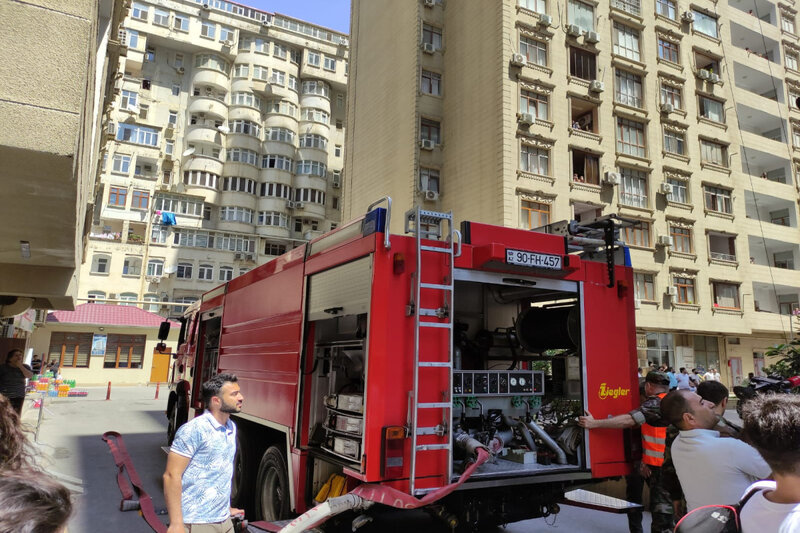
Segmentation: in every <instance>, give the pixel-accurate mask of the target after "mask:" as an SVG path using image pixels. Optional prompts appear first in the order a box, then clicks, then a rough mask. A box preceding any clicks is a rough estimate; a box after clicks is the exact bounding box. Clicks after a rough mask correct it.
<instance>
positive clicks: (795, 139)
mask: <svg viewBox="0 0 800 533" xmlns="http://www.w3.org/2000/svg"><path fill="white" fill-rule="evenodd" d="M792 146H794V147H795V148H800V130H798V129H797V128H792Z"/></svg>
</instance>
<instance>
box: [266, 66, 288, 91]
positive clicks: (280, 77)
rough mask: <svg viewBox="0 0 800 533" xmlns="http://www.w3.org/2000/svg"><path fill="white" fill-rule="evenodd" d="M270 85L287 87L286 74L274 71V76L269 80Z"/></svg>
mask: <svg viewBox="0 0 800 533" xmlns="http://www.w3.org/2000/svg"><path fill="white" fill-rule="evenodd" d="M269 82H270V83H274V84H275V85H280V86H281V87H283V86H285V85H286V73H285V72H283V71H282V70H278V69H272V76H270V78H269Z"/></svg>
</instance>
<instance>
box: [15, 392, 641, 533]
mask: <svg viewBox="0 0 800 533" xmlns="http://www.w3.org/2000/svg"><path fill="white" fill-rule="evenodd" d="M105 393H106V390H105V388H97V389H89V396H88V397H87V398H47V399H46V403H45V411H44V412H43V421H42V425H41V429H40V433H39V442H40V444H38V445H37V446H36V449H38V451H39V458H40V461H41V462H42V464H43V465H45V466H46V467H47V468H48V469H49V470H50V471H51V472H52V473H54V474H55V475H58V476H69V477H72V478H78V479H80V480H82V482H83V483H82V488H83V491H84V492H83V494H82V495H79V496H77V498H76V500H77V505H76V507H77V511H76V512H75V514H74V515H73V517H72V519H71V520H70V523H69V532H70V533H95V532H122V533H150V532H152V530H151V529H150V528H149V526H147V524H146V523H145V521H144V519H142V518H141V516H139V514H138V513H137V512H124V513H123V512H120V511H119V502H120V493H119V489H118V488H117V483H116V467H115V466H114V461H113V458H112V457H111V453H110V452H109V450H108V446H107V445H106V444H105V442H103V441H102V440H101V438H100V437H101V435H102V434H103V433H104V432H105V431H109V430H114V431H118V432H120V433H121V434H123V435H124V436H125V443H126V445H127V447H128V451H129V452H130V455H131V457H132V459H133V462H134V464H135V465H136V470H137V471H138V472H139V475H140V476H141V478H142V482H143V483H144V485H145V490H147V492H148V493H149V494H150V496H151V497H152V498H153V501H154V504H155V507H156V509H163V508H164V496H163V493H162V489H161V474H162V473H163V471H164V465H165V461H166V456H165V454H164V452H163V451H162V450H161V446H164V445H165V444H166V418H165V417H164V408H165V406H166V391H165V389H163V388H162V389H161V399H160V400H154V393H155V388H154V387H124V388H123V387H118V388H115V389H114V390H113V391H112V395H111V400H110V401H105ZM37 416H38V409H32V408H31V405H30V402H28V403H26V406H25V411H24V412H23V421H24V422H25V423H26V424H28V425H29V426H31V428H33V426H35V424H36V421H37ZM31 438H32V437H31ZM67 485H68V486H73V487H77V485H75V484H72V485H70V484H69V483H67ZM163 519H164V521H165V522H166V516H164V517H163ZM649 521H650V520H649V517H648V516H645V531H647V530H649ZM369 529H371V530H373V531H380V532H381V533H389V532H392V531H397V532H400V531H417V532H429V531H430V532H433V531H437V530H439V528H438V525H437V523H436V522H434V521H433V519H431V518H429V517H428V516H427V515H426V514H424V513H418V514H409V513H401V514H400V516H397V515H393V516H391V517H388V518H387V519H385V520H383V521H381V523H380V524H375V527H371V528H369ZM627 529H628V528H627V521H626V519H625V516H624V515H613V514H609V513H602V512H596V511H588V510H585V509H577V508H573V507H567V506H563V507H562V512H561V513H559V514H558V515H557V516H553V517H550V518H548V519H536V520H527V521H524V522H517V523H514V524H510V525H509V526H507V527H506V528H505V529H501V528H498V529H497V530H496V531H497V532H498V533H499V532H501V531H505V532H507V533H523V532H525V533H528V532H558V531H564V532H569V533H582V532H591V533H619V532H625V531H627Z"/></svg>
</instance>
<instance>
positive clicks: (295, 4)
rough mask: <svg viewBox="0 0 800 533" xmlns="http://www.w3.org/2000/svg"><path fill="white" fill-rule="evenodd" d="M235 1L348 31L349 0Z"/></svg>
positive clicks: (344, 31) (337, 29)
mask: <svg viewBox="0 0 800 533" xmlns="http://www.w3.org/2000/svg"><path fill="white" fill-rule="evenodd" d="M236 2H237V3H239V4H243V5H246V6H249V7H254V8H256V9H261V10H263V11H269V12H270V13H280V14H282V15H288V16H290V17H294V18H297V19H300V20H304V21H306V22H312V23H314V24H317V25H319V26H325V27H326V28H330V29H332V30H336V31H340V32H343V33H350V0H236Z"/></svg>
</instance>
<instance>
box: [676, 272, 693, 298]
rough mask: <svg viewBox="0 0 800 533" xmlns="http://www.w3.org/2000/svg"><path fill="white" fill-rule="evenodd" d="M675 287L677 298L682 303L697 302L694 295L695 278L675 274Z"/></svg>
mask: <svg viewBox="0 0 800 533" xmlns="http://www.w3.org/2000/svg"><path fill="white" fill-rule="evenodd" d="M673 280H674V283H675V289H676V290H677V292H678V294H677V300H678V303H681V304H694V303H696V301H695V297H694V278H690V277H686V276H678V275H673Z"/></svg>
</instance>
